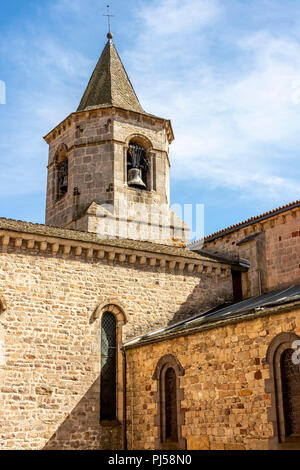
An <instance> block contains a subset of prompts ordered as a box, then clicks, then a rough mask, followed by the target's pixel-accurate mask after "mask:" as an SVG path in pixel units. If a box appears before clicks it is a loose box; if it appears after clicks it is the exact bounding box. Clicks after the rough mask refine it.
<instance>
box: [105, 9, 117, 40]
mask: <svg viewBox="0 0 300 470" xmlns="http://www.w3.org/2000/svg"><path fill="white" fill-rule="evenodd" d="M103 16H107V19H108V35H107V36H112V34H111V30H110V19H111V18H114V16H115V15H111V14H110V5H107V14H106V15H103Z"/></svg>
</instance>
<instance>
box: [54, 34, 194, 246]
mask: <svg viewBox="0 0 300 470" xmlns="http://www.w3.org/2000/svg"><path fill="white" fill-rule="evenodd" d="M107 37H108V41H107V43H106V46H105V48H104V50H103V52H102V55H101V57H100V59H99V61H98V63H97V65H96V68H95V70H94V72H93V74H92V76H91V79H90V81H89V84H88V86H87V89H86V91H85V93H84V95H83V97H82V99H81V102H80V105H79V107H78V109H77V111H76V112H74V113H72V114H70V115H69V116H68V117H67V118H66V119H65V120H64V121H63V122H61V123H60V124H59V125H58V126H57V127H56V128H55V129H53V130H52V131H51V132H49V134H47V135H46V136H45V140H46V142H47V143H48V144H49V164H48V184H47V207H46V224H47V225H53V226H57V227H64V228H70V229H76V230H82V231H87V232H93V233H97V234H98V235H99V237H100V238H104V237H118V238H131V239H138V240H148V241H153V242H159V243H163V244H178V243H179V244H180V243H187V242H188V241H189V228H188V227H187V226H186V225H185V224H184V223H183V222H182V220H181V219H180V218H179V217H178V216H177V215H175V214H174V213H173V212H172V211H171V210H170V188H169V178H170V176H169V175H170V162H169V145H170V144H171V143H172V141H173V140H174V135H173V131H172V126H171V122H170V121H169V120H166V119H163V118H159V117H157V116H153V115H151V114H148V113H146V112H145V111H144V110H143V108H142V107H141V105H140V102H139V100H138V98H137V96H136V94H135V91H134V89H133V87H132V84H131V82H130V80H129V78H128V75H127V73H126V71H125V69H124V66H123V64H122V62H121V59H120V57H119V55H118V52H117V50H116V48H115V46H114V43H113V41H112V34H111V33H109V34H108V35H107Z"/></svg>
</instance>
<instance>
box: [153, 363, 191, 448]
mask: <svg viewBox="0 0 300 470" xmlns="http://www.w3.org/2000/svg"><path fill="white" fill-rule="evenodd" d="M183 375H184V369H183V368H182V366H181V364H180V362H179V361H178V359H177V358H176V357H175V356H173V355H172V354H167V355H165V356H163V357H162V358H161V359H160V360H159V361H158V364H157V366H156V369H155V372H154V374H153V379H154V380H157V381H158V384H157V393H156V394H155V396H154V399H155V401H156V403H157V415H156V417H155V425H156V426H158V437H157V439H156V440H155V448H156V449H169V450H172V449H177V450H180V449H181V450H184V449H186V441H185V439H184V438H183V437H182V425H183V424H185V416H184V411H183V410H182V409H181V400H183V398H184V391H183V389H182V388H180V377H181V376H183Z"/></svg>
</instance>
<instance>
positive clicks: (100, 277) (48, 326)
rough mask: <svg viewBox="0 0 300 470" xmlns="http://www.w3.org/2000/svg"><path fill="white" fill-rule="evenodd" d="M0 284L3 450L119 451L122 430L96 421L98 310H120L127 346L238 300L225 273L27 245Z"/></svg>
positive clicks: (12, 253) (3, 270)
mask: <svg viewBox="0 0 300 470" xmlns="http://www.w3.org/2000/svg"><path fill="white" fill-rule="evenodd" d="M16 243H17V242H16ZM208 263H209V261H208ZM0 279H1V296H3V298H4V299H5V301H6V304H7V309H6V310H5V311H3V312H1V315H0V340H1V341H2V344H3V345H4V351H5V360H4V362H1V363H0V377H1V384H0V436H1V439H0V448H1V449H43V448H64V449H78V448H79V449H96V448H112V449H119V448H121V447H122V426H121V425H120V424H119V425H118V423H116V424H115V425H114V426H110V427H102V426H100V424H99V373H100V346H99V339H100V320H99V319H97V320H94V317H93V314H94V312H95V309H96V308H97V307H98V306H99V304H104V305H105V302H107V303H115V302H119V303H121V304H122V306H123V308H124V310H125V314H126V316H127V319H128V323H127V324H126V325H125V326H124V329H123V338H124V340H125V339H126V340H128V339H129V338H132V337H134V336H136V335H140V334H142V333H146V332H148V331H150V330H153V329H156V328H159V327H161V326H162V325H166V324H167V323H169V322H170V321H171V320H174V319H175V320H177V319H181V318H183V317H184V316H186V315H190V314H192V313H194V312H197V311H199V310H201V309H205V308H207V307H208V306H209V305H212V304H217V303H220V302H222V301H224V300H225V299H229V298H231V296H232V290H231V289H232V287H231V279H230V276H229V272H228V276H227V277H224V276H223V277H222V278H220V276H217V275H215V274H208V273H201V274H200V273H196V272H194V273H189V272H186V273H185V272H181V273H179V272H176V271H175V272H170V271H168V270H167V269H166V268H160V267H159V266H156V267H151V266H143V265H132V264H128V263H127V262H124V263H123V264H121V263H118V262H114V261H109V260H108V259H103V260H95V259H90V260H89V259H87V258H84V259H78V257H77V259H76V257H75V256H74V257H72V256H71V255H64V254H62V253H61V254H57V255H53V253H52V252H51V251H45V252H43V253H42V252H41V251H38V250H35V249H32V250H31V251H30V250H28V251H24V246H23V247H20V248H16V247H12V246H10V245H9V246H7V247H5V249H4V248H3V249H2V252H1V253H0ZM112 299H114V300H112ZM115 299H117V301H115ZM120 386H122V384H121V385H120V384H119V388H120ZM119 388H118V389H119Z"/></svg>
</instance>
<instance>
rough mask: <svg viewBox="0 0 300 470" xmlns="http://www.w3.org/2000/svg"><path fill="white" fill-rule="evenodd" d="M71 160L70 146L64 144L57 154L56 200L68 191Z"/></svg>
mask: <svg viewBox="0 0 300 470" xmlns="http://www.w3.org/2000/svg"><path fill="white" fill-rule="evenodd" d="M68 179H69V160H68V148H67V146H66V145H65V144H62V145H60V146H59V148H58V149H57V152H56V155H55V200H56V201H58V200H60V199H61V198H62V197H63V196H64V195H65V194H67V192H68Z"/></svg>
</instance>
